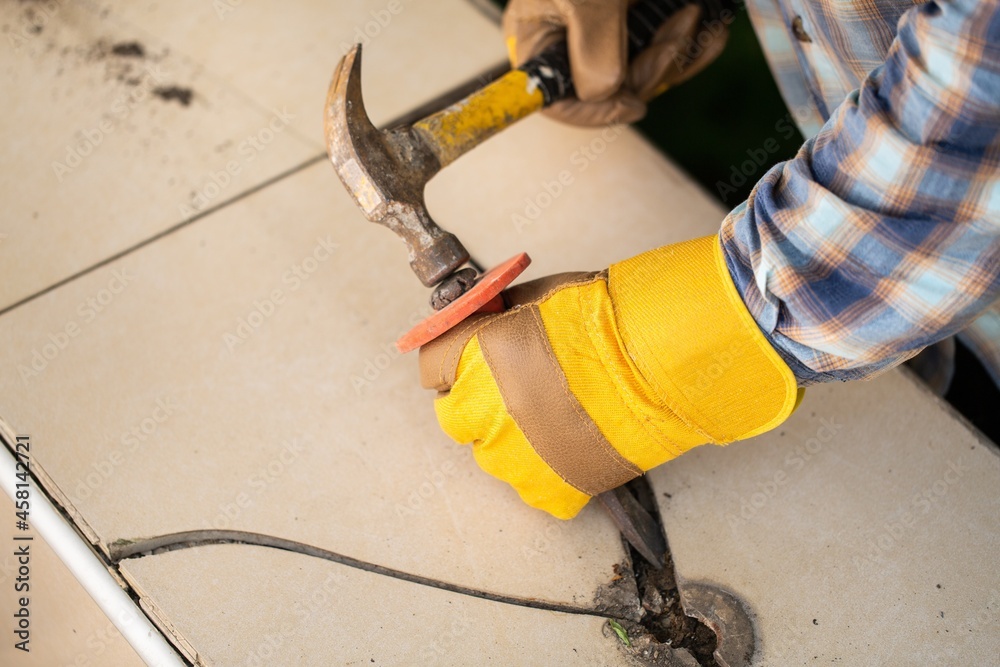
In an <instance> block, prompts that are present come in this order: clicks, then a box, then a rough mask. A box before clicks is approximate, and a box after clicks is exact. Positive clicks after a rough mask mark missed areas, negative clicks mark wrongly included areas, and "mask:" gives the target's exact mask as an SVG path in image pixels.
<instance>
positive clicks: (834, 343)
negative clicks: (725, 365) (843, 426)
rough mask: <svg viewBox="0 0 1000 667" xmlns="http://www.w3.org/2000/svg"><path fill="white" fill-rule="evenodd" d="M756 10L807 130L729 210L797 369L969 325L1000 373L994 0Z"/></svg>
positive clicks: (732, 235) (783, 347)
mask: <svg viewBox="0 0 1000 667" xmlns="http://www.w3.org/2000/svg"><path fill="white" fill-rule="evenodd" d="M747 9H748V11H749V13H750V18H751V20H752V21H753V24H754V28H755V29H756V31H757V35H758V37H759V39H760V41H761V43H762V45H763V47H764V50H765V52H766V53H767V55H768V60H769V62H770V65H771V69H772V72H773V73H774V76H775V78H776V79H777V81H778V83H779V86H780V88H781V89H782V94H783V95H784V97H785V101H786V103H787V104H788V106H789V109H790V110H791V111H792V114H793V116H794V117H795V118H796V120H797V121H798V123H799V126H800V127H801V128H802V130H803V132H804V134H805V135H806V136H807V137H810V138H809V140H808V141H807V142H806V143H805V144H804V145H803V146H802V148H801V149H800V150H799V152H798V154H797V155H796V156H795V158H793V159H791V160H788V161H786V162H782V163H780V164H778V165H775V166H774V167H773V168H772V169H770V170H769V171H768V172H767V174H766V175H765V176H764V177H763V178H762V179H761V180H760V181H759V182H758V183H757V185H756V187H755V188H754V189H753V192H752V193H751V194H750V197H749V199H747V201H746V202H744V203H742V204H740V205H739V206H737V207H736V208H735V209H734V210H733V211H732V212H731V213H730V214H729V215H728V216H727V217H726V219H725V221H724V222H723V225H722V232H721V238H722V245H723V249H724V251H725V253H726V257H727V260H728V264H729V269H730V272H731V274H732V276H733V279H734V281H735V283H736V286H737V289H739V291H740V294H741V295H742V296H743V300H744V302H745V303H746V305H747V307H748V308H749V309H750V312H751V313H752V314H753V316H754V318H755V319H756V320H757V323H758V324H759V325H760V327H761V329H762V330H763V331H764V333H765V334H766V335H767V336H768V338H769V339H770V341H771V343H772V344H773V345H774V347H775V348H776V349H777V350H778V351H779V353H781V355H782V356H783V357H784V358H785V360H786V361H787V362H788V363H789V365H790V366H791V368H792V370H793V371H794V372H795V374H796V376H797V377H798V378H799V382H800V383H801V384H803V385H807V384H811V383H815V382H825V381H830V380H835V379H839V380H850V379H858V378H866V377H871V376H873V375H875V374H877V373H879V372H880V371H883V370H885V369H887V368H890V367H892V366H894V365H896V364H898V363H900V362H901V361H904V360H906V359H908V358H909V357H911V356H913V355H914V354H916V353H917V352H919V351H920V349H921V348H923V347H925V346H927V345H929V344H931V343H934V342H936V341H938V340H941V339H943V338H945V337H947V336H950V335H952V334H956V333H959V332H961V334H960V337H961V338H962V339H963V342H965V343H967V344H969V345H970V346H971V347H972V349H973V350H974V351H975V352H976V353H977V355H978V356H979V357H980V358H981V360H982V361H983V362H984V363H985V365H986V366H987V368H988V369H989V370H990V371H991V372H992V374H993V377H994V379H995V380H997V382H998V383H1000V303H998V298H1000V0H951V1H941V2H927V3H923V4H914V3H912V2H905V1H901V0H748V6H747ZM750 103H752V101H750Z"/></svg>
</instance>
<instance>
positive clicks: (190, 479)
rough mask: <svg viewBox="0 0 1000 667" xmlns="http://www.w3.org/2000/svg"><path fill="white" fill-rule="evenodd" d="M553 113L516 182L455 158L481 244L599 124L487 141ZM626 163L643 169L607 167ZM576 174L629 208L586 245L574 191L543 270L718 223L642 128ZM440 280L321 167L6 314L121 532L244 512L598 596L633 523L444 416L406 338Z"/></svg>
mask: <svg viewBox="0 0 1000 667" xmlns="http://www.w3.org/2000/svg"><path fill="white" fill-rule="evenodd" d="M542 134H544V135H545V137H547V145H548V146H549V147H550V148H551V150H550V151H549V152H547V153H544V154H540V155H539V157H538V158H535V161H536V163H535V165H534V166H533V167H531V168H524V169H522V170H521V171H513V172H512V175H511V177H510V180H509V182H512V183H513V184H514V185H513V188H514V189H513V192H514V194H508V195H505V194H504V193H503V192H502V191H501V189H499V188H497V187H495V186H492V185H490V186H489V187H487V186H485V185H484V182H486V181H488V180H489V179H488V178H487V177H486V176H485V174H489V173H492V169H490V164H492V163H485V162H483V161H481V160H480V161H477V160H476V158H477V157H478V156H477V155H476V154H475V153H474V154H472V155H470V156H468V157H467V158H465V159H463V161H459V162H458V163H456V164H455V165H454V166H453V168H452V169H451V170H450V171H448V172H445V173H443V174H442V175H441V177H440V178H441V181H442V184H443V186H447V187H449V188H451V189H452V192H453V193H454V196H453V198H452V199H450V200H447V201H446V202H444V203H442V202H441V201H440V200H441V193H440V191H438V193H437V194H436V195H435V197H436V200H435V204H434V215H435V216H437V217H438V219H439V221H441V222H442V224H445V225H446V226H450V227H451V228H453V229H455V230H456V231H458V232H460V233H461V234H463V235H465V236H467V237H468V238H469V239H470V240H471V242H470V246H472V247H473V248H474V249H475V248H477V246H478V247H482V248H484V249H485V248H489V251H488V252H487V251H485V250H484V253H485V254H490V253H496V252H498V251H499V252H506V251H507V250H506V248H507V247H521V243H522V242H521V239H520V238H517V239H512V240H511V239H507V238H505V237H508V236H512V235H515V234H516V233H517V232H516V231H513V232H512V231H510V230H504V229H503V228H502V227H501V229H490V228H489V227H488V226H487V225H485V224H482V225H479V226H476V225H474V224H471V223H472V222H474V221H470V220H467V219H462V218H461V215H462V214H463V213H464V212H465V211H466V210H472V207H473V206H478V207H481V209H482V210H486V211H491V212H492V211H498V212H505V211H510V210H512V209H514V208H516V207H518V206H520V204H519V203H518V201H517V200H516V199H515V197H519V196H520V195H521V193H522V192H528V191H530V190H531V188H532V187H535V186H536V184H537V183H538V178H539V174H544V173H547V172H549V171H551V170H552V169H551V168H549V167H546V166H545V165H543V166H538V165H537V161H539V160H541V159H543V158H544V159H549V158H552V159H553V160H554V164H553V167H558V168H557V169H556V171H557V172H558V171H559V170H560V169H562V164H563V160H564V159H566V158H567V156H569V155H572V153H573V152H574V151H576V150H577V149H578V147H579V146H580V145H581V143H589V142H590V141H592V140H593V137H594V136H600V134H601V131H590V132H582V131H579V130H569V129H566V128H560V127H558V126H556V125H554V124H552V123H550V122H549V121H547V120H545V119H544V118H542V117H535V118H532V119H529V120H527V121H524V124H523V125H522V127H520V128H516V129H514V130H512V131H511V132H510V133H508V134H505V135H501V136H500V137H498V138H497V139H494V140H493V142H492V143H491V145H490V147H489V149H490V150H491V151H500V152H501V153H502V152H503V151H507V152H509V153H510V154H513V155H517V156H521V158H520V159H523V156H525V155H526V154H527V152H528V150H529V148H531V147H532V146H537V142H538V141H539V139H540V137H541V136H542ZM483 148H484V150H485V149H486V147H485V146H484V147H483ZM497 159H498V160H499V161H501V162H506V163H509V164H514V163H515V162H519V161H520V160H515V159H514V158H512V157H506V158H503V157H498V158H497ZM622 170H629V173H631V174H632V176H633V177H632V179H628V178H626V177H625V176H621V175H618V176H611V175H609V172H620V171H622ZM663 174H667V175H672V178H666V179H662V178H660V179H659V181H658V182H659V184H660V187H658V188H654V187H652V182H653V179H657V178H658V177H660V176H662V175H663ZM578 179H579V180H578V182H577V183H576V184H575V185H576V186H578V187H579V188H580V192H581V193H587V197H586V198H585V199H587V203H589V204H590V205H591V210H590V213H591V214H595V212H597V211H600V212H601V213H600V216H599V217H607V218H608V219H614V218H615V216H616V215H617V214H619V213H620V211H622V210H628V211H629V221H627V222H624V223H623V224H622V225H621V226H616V225H601V224H592V225H591V226H590V227H589V228H586V233H587V239H586V242H581V243H574V244H572V245H571V246H568V245H567V244H565V243H560V242H558V241H559V239H558V235H555V236H553V233H554V232H553V230H556V229H559V228H561V229H563V230H565V235H571V234H572V233H573V232H574V226H579V224H580V223H579V219H580V217H582V215H583V211H582V210H581V209H579V208H578V206H579V205H578V204H573V203H571V202H570V198H569V197H564V198H561V199H559V200H558V202H557V203H554V204H553V205H552V206H550V207H548V208H547V209H546V210H545V211H544V214H543V217H539V218H538V222H537V231H534V230H531V231H525V232H524V233H523V234H522V236H524V238H525V240H526V244H528V245H527V247H528V249H529V250H531V251H532V252H533V253H534V254H535V257H536V265H535V267H533V268H534V269H535V271H536V272H538V273H546V272H552V271H556V270H563V269H567V268H571V267H580V266H583V267H592V268H597V267H600V266H603V265H606V264H607V263H608V262H609V261H612V260H613V259H617V258H620V257H623V256H627V255H628V254H629V253H631V252H637V251H639V250H641V249H643V248H645V247H650V246H652V245H654V244H655V243H653V242H650V239H654V240H655V242H656V243H658V242H661V241H663V240H666V239H668V238H670V237H671V236H673V237H675V238H678V239H679V238H685V237H689V236H692V235H694V234H695V233H697V232H696V231H695V228H697V227H701V228H702V230H701V231H702V232H703V233H704V232H707V231H709V230H710V229H711V228H712V227H713V226H714V225H715V224H716V223H715V220H716V219H717V211H716V210H715V209H714V207H713V206H712V205H711V204H709V203H708V201H707V199H705V198H704V197H703V195H702V194H701V193H700V192H698V191H697V190H695V189H693V188H692V187H691V186H690V184H689V183H688V182H687V181H685V180H683V179H682V178H680V177H679V176H677V174H676V171H675V170H673V168H672V167H671V166H670V165H669V164H668V163H667V162H666V161H665V160H664V159H663V158H662V157H661V156H658V155H656V154H655V153H654V152H653V151H651V150H650V149H649V148H648V146H646V145H645V144H644V143H643V142H641V141H640V140H639V139H637V138H636V137H635V136H634V135H632V134H630V133H626V134H623V135H622V136H621V137H619V138H618V140H617V141H615V142H613V143H611V144H609V145H608V147H607V150H606V151H605V154H604V156H603V157H602V158H601V160H599V161H595V162H594V164H593V166H592V167H591V168H588V169H587V170H586V171H585V172H582V173H581V174H580V175H579V176H578ZM644 179H646V180H648V181H649V183H644V182H643V181H644ZM664 181H665V182H666V183H667V186H663V183H664ZM625 184H629V185H628V187H626V186H625ZM440 185H441V184H439V186H440ZM469 202H472V204H471V205H470V203H469ZM557 204H558V205H557ZM598 206H600V208H599V209H598V208H597V207H598ZM664 210H672V211H674V213H675V215H674V217H675V223H676V225H669V226H668V225H664V224H663V223H662V222H661V221H662V217H663V213H662V212H663V211H664ZM604 212H606V214H605V213H604ZM499 215H508V214H507V213H500V214H499ZM453 221H454V223H455V224H452V222H453ZM622 229H625V230H626V231H627V232H628V233H627V234H623V233H621V231H622ZM487 234H488V235H489V237H490V238H497V239H502V241H501V242H498V243H497V244H496V245H495V246H490V245H488V244H487V241H486V239H487V236H485V235H487ZM484 261H492V260H491V258H486V257H484ZM426 297H427V293H426V290H424V289H423V288H422V287H421V286H420V285H419V283H418V282H417V281H416V280H415V279H414V278H413V277H412V275H411V274H410V273H409V268H408V266H407V264H406V261H405V253H404V251H403V248H402V246H401V244H400V243H399V242H398V241H397V240H396V239H395V238H394V237H393V235H392V234H391V233H389V232H388V231H386V230H385V229H382V228H379V227H376V226H373V225H371V224H369V223H367V222H364V221H363V220H362V219H361V217H360V215H359V213H358V211H357V210H356V207H355V205H354V204H353V202H351V201H350V200H349V199H348V197H347V196H346V194H345V193H344V192H343V191H342V190H341V188H340V185H339V183H338V182H337V181H336V180H335V177H334V174H333V173H332V168H331V167H330V166H329V165H326V164H319V165H315V166H314V167H311V168H309V169H307V170H306V171H304V172H302V173H300V174H297V175H295V176H293V177H290V178H288V179H286V180H285V181H282V182H279V183H276V184H274V185H272V186H270V187H268V188H266V189H265V190H263V191H261V192H259V193H256V194H254V195H253V196H251V197H248V198H246V199H244V200H242V201H240V202H237V203H235V204H233V205H232V206H229V207H226V208H224V209H222V210H220V211H218V212H216V213H214V214H212V215H211V216H208V217H206V218H204V219H202V220H200V221H198V222H197V223H196V224H195V225H192V226H190V227H187V228H184V229H182V230H179V231H178V232H176V233H175V234H172V235H170V236H167V237H165V238H163V239H161V240H159V241H157V242H156V243H155V244H153V245H151V246H148V247H146V248H143V249H141V250H139V251H137V252H135V253H133V254H131V255H128V256H126V257H124V258H123V259H121V260H120V261H117V262H114V263H112V264H111V265H109V266H107V267H104V268H102V269H100V270H98V271H95V272H93V273H92V274H89V275H87V276H84V277H82V278H80V279H78V280H76V281H73V282H72V283H71V284H68V285H65V286H63V287H61V288H60V289H58V290H55V291H53V292H52V293H50V294H46V295H43V296H42V297H40V298H39V299H36V300H35V301H33V302H31V303H28V304H26V305H24V306H22V307H20V308H18V309H17V310H15V311H13V312H11V313H8V314H7V315H6V316H4V317H2V318H0V335H2V336H4V337H5V339H7V340H10V341H11V344H10V345H9V346H8V347H6V348H5V349H4V350H2V351H0V394H2V395H4V396H5V397H7V398H6V399H5V404H4V406H3V410H2V416H3V418H4V420H5V421H6V422H7V424H8V425H9V426H10V427H11V428H12V429H14V430H18V429H19V430H20V431H21V432H31V433H32V436H33V438H34V440H35V441H36V442H38V443H39V445H38V455H37V456H38V461H39V465H40V468H42V469H44V473H45V474H47V475H48V477H49V481H50V487H51V488H52V489H53V490H54V491H55V492H56V493H57V494H58V496H59V498H60V500H61V501H62V502H63V503H65V504H66V506H67V507H68V508H69V511H70V512H71V513H72V514H73V516H74V518H75V520H76V521H77V523H78V525H80V526H81V527H82V529H83V530H85V531H87V533H88V535H89V536H90V537H91V538H92V539H93V540H95V541H96V542H97V543H99V544H101V545H102V548H105V549H109V548H110V545H111V544H112V543H114V542H115V541H116V540H137V539H141V538H148V537H156V536H160V535H164V534H170V533H176V532H182V531H189V530H212V529H224V530H225V529H229V530H245V531H251V532H256V533H261V534H267V535H275V536H278V537H282V538H286V539H291V540H297V541H299V542H303V543H307V544H311V545H315V546H318V547H322V548H325V549H328V550H331V551H334V552H337V553H343V554H345V555H348V556H351V557H355V558H359V559H361V560H365V561H367V562H372V563H378V564H381V565H384V566H387V567H391V568H396V569H399V570H402V571H405V572H410V573H414V574H419V575H422V576H426V577H430V578H435V579H440V580H445V581H450V582H454V583H456V584H461V585H464V586H468V587H471V588H481V589H484V590H488V591H491V592H494V593H498V594H503V595H510V596H517V597H532V598H539V599H543V600H550V601H556V602H559V603H564V604H572V605H576V606H579V607H588V606H589V605H590V604H591V600H592V598H593V596H594V593H595V591H596V590H597V588H598V586H600V585H602V584H605V583H607V582H608V581H609V580H610V579H611V578H612V577H613V572H612V567H613V566H614V565H615V564H616V563H618V562H620V561H621V559H622V558H623V551H622V547H621V543H620V540H619V537H618V535H617V532H616V531H615V529H614V526H613V525H612V524H611V522H610V521H609V520H608V519H607V518H606V517H605V516H604V515H603V513H601V511H600V510H599V509H597V508H589V509H588V510H587V511H586V512H585V513H584V514H583V516H582V517H581V518H580V519H579V520H577V521H573V522H570V523H561V522H558V521H556V520H554V519H551V518H549V517H548V516H547V515H543V514H542V513H540V512H537V511H535V510H531V509H529V508H527V507H524V506H522V505H521V504H520V502H518V501H517V499H516V497H515V495H514V493H513V492H512V491H510V490H509V489H508V488H507V487H506V486H504V485H502V484H500V483H499V482H496V481H495V480H493V479H490V478H488V477H485V476H483V475H482V474H481V473H480V472H479V471H478V470H477V469H476V468H475V466H474V463H473V462H472V460H471V457H470V456H469V454H468V451H467V449H465V448H460V447H456V446H454V445H452V444H451V443H450V442H448V441H447V440H446V438H445V437H444V436H443V435H442V434H441V433H440V432H439V430H438V427H437V425H436V422H435V420H434V416H433V412H432V410H431V396H430V395H429V394H428V393H426V392H424V391H423V390H421V389H420V388H419V387H418V385H417V378H416V360H415V359H414V358H412V357H406V358H400V357H399V355H398V354H396V353H395V351H394V349H393V347H392V342H393V341H394V340H395V338H396V337H397V336H398V335H399V334H400V333H402V332H403V331H404V330H405V329H406V328H408V327H409V326H410V324H411V323H413V322H415V321H416V320H417V319H419V318H421V317H423V316H424V315H425V314H427V312H428V307H427V306H426V305H424V304H425V303H426V301H425V299H426Z"/></svg>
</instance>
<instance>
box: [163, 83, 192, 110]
mask: <svg viewBox="0 0 1000 667" xmlns="http://www.w3.org/2000/svg"><path fill="white" fill-rule="evenodd" d="M153 94H154V95H156V96H157V97H159V98H160V99H161V100H163V101H164V102H169V101H171V100H176V101H177V102H179V103H180V105H181V106H185V107H186V106H188V105H190V104H191V100H192V99H194V91H193V90H191V89H190V88H181V87H180V86H161V87H159V88H154V89H153Z"/></svg>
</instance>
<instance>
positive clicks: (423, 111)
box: [0, 63, 509, 317]
mask: <svg viewBox="0 0 1000 667" xmlns="http://www.w3.org/2000/svg"><path fill="white" fill-rule="evenodd" d="M507 69H509V65H507V64H506V63H500V64H497V65H494V66H492V67H490V68H488V69H486V70H484V71H483V72H481V73H480V74H478V75H477V76H475V77H472V78H470V79H468V80H467V81H463V82H462V83H460V84H458V85H456V86H455V87H453V88H451V89H449V90H446V91H445V92H443V93H441V94H440V95H438V96H437V97H435V98H433V99H431V100H429V101H427V102H424V103H423V104H420V105H419V106H417V107H414V108H413V109H412V110H411V111H408V112H405V113H403V114H400V115H399V116H397V117H395V118H393V119H392V120H390V121H388V122H387V123H385V124H383V125H382V126H381V127H380V129H386V128H393V127H397V126H399V125H402V124H412V123H414V122H416V121H417V120H419V119H420V118H423V117H424V116H426V115H429V114H431V113H433V112H434V111H437V110H439V109H442V108H444V107H446V106H448V105H449V104H452V103H453V102H455V101H457V100H459V99H461V98H463V97H465V96H466V95H468V94H469V93H471V92H472V91H473V90H475V89H477V88H481V87H482V86H483V85H485V84H486V83H488V82H489V81H492V80H493V79H494V78H496V77H498V76H500V75H502V74H503V73H504V72H505V71H506V70H507ZM325 159H327V154H326V153H325V152H324V153H321V154H320V155H316V156H314V157H311V158H309V159H307V160H306V161H305V162H302V163H301V164H298V165H296V166H294V167H291V168H289V169H287V170H285V171H283V172H281V173H279V174H276V175H274V176H272V177H271V178H269V179H267V180H265V181H262V182H260V183H258V184H256V185H253V186H251V187H249V188H248V189H246V190H244V191H243V192H241V193H239V194H237V195H234V196H233V197H232V198H231V199H227V200H225V201H222V202H219V203H218V204H216V205H215V206H212V207H209V208H206V209H205V210H204V211H199V212H198V213H197V214H196V215H193V216H191V217H190V218H187V219H186V220H182V221H180V222H178V223H176V224H174V225H172V226H170V227H168V228H166V229H164V230H162V231H159V232H157V233H156V234H154V235H153V236H150V237H148V238H145V239H143V240H141V241H139V242H138V243H135V244H133V245H131V246H128V247H127V248H124V249H122V250H119V251H118V252H116V253H114V254H112V255H110V256H108V257H105V258H104V259H102V260H101V261H99V262H97V263H96V264H92V265H90V266H88V267H87V268H84V269H81V270H79V271H77V272H76V273H73V274H70V275H69V276H66V277H65V278H61V279H59V280H57V281H56V282H54V283H52V284H51V285H48V286H47V287H45V288H43V289H41V290H39V291H37V292H35V293H33V294H29V295H28V296H26V297H24V298H22V299H20V300H18V301H15V302H14V303H12V304H10V305H9V306H5V307H4V308H0V317H2V316H3V315H6V314H7V313H9V312H11V311H12V310H14V309H16V308H19V307H20V306H23V305H25V304H27V303H30V302H31V301H34V300H35V299H37V298H39V297H42V296H44V295H46V294H48V293H49V292H52V291H54V290H56V289H59V288H60V287H62V286H63V285H66V284H68V283H71V282H73V281H74V280H76V279H78V278H82V277H83V276H85V275H87V274H89V273H92V272H94V271H96V270H97V269H100V268H102V267H105V266H107V265H108V264H110V263H111V262H114V261H116V260H119V259H121V258H122V257H125V256H126V255H129V254H131V253H133V252H135V251H136V250H139V249H141V248H144V247H146V246H147V245H149V244H151V243H153V242H155V241H158V240H160V239H162V238H163V237H165V236H168V235H170V234H173V233H174V232H176V231H178V230H180V229H183V228H184V227H187V226H188V225H190V224H192V223H194V222H197V221H198V220H201V219H202V218H204V217H206V216H208V215H211V214H212V213H215V212H216V211H220V210H222V209H223V208H225V207H227V206H229V205H230V204H235V203H236V202H238V201H240V200H241V199H243V198H245V197H248V196H250V195H252V194H255V193H257V192H259V191H261V190H263V189H264V188H266V187H268V186H271V185H274V184H275V183H277V182H279V181H282V180H284V179H285V178H288V177H289V176H293V175H295V174H297V173H298V172H300V171H302V170H304V169H306V168H308V167H311V166H312V165H314V164H316V163H318V162H322V161H323V160H325ZM470 262H471V263H472V265H473V266H474V267H476V269H477V270H478V271H479V272H480V273H482V266H481V265H480V264H479V263H478V262H476V261H475V260H470Z"/></svg>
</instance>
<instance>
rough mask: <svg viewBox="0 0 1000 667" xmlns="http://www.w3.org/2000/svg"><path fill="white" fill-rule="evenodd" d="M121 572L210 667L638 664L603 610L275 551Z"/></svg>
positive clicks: (162, 557)
mask: <svg viewBox="0 0 1000 667" xmlns="http://www.w3.org/2000/svg"><path fill="white" fill-rule="evenodd" d="M122 572H123V573H124V575H125V577H126V578H127V579H128V580H129V582H130V583H131V584H132V585H133V586H134V587H135V589H136V590H137V591H139V592H140V595H142V598H143V602H144V604H145V605H146V606H147V608H148V609H150V610H152V612H153V613H154V614H155V615H159V616H162V617H164V618H167V619H170V623H171V624H172V625H173V626H174V629H175V631H176V632H177V633H178V634H180V635H181V636H183V637H185V638H186V639H187V640H189V641H190V642H191V643H192V644H193V646H195V647H197V658H198V659H199V660H201V661H202V662H203V663H204V664H206V665H257V664H263V665H268V664H296V665H371V664H375V665H482V664H501V665H503V664H507V665H515V664H529V663H530V664H539V665H579V664H588V665H625V664H631V663H630V662H628V660H627V658H626V657H625V656H624V654H623V652H622V651H621V650H620V648H619V646H618V640H617V639H616V638H615V637H614V635H610V632H607V630H606V628H605V625H604V623H605V621H604V619H603V618H600V617H594V616H586V615H579V614H566V613H560V612H554V611H545V610H540V609H530V608H527V607H520V606H516V605H508V604H499V603H496V602H492V601H488V600H482V599H478V598H474V597H469V596H466V595H457V594H455V593H451V592H448V591H443V590H440V589H437V588H429V587H426V586H421V585H418V584H413V583H409V582H406V581H401V580H399V579H393V578H390V577H384V576H378V575H374V574H372V573H370V572H366V571H363V570H358V569H354V568H350V567H345V566H343V565H339V564H337V563H333V562H330V561H326V560H322V559H318V558H310V557H308V556H303V555H301V554H296V553H290V552H285V551H279V550H276V549H269V548H265V547H256V546H248V545H216V546H204V547H195V548H191V549H183V550H180V551H172V552H167V553H162V554H158V555H155V556H149V557H146V558H141V559H137V560H127V561H125V562H123V564H122ZM261 572H266V573H268V576H257V574H256V573H261ZM248 606H250V607H252V608H253V610H254V613H253V614H248V613H246V611H247V608H248ZM606 635H610V636H606ZM192 657H194V656H192Z"/></svg>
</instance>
